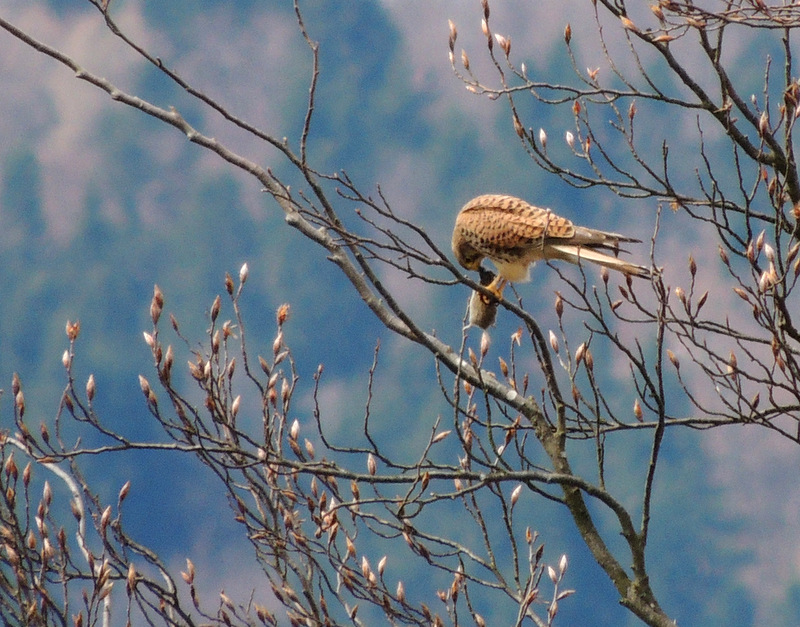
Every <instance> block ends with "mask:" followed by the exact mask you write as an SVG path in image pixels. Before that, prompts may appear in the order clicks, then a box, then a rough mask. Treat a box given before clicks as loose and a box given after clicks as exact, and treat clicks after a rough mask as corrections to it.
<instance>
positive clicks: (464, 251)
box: [453, 238, 484, 270]
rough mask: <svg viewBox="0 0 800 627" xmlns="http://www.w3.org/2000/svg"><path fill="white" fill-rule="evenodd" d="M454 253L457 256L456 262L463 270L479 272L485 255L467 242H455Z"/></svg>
mask: <svg viewBox="0 0 800 627" xmlns="http://www.w3.org/2000/svg"><path fill="white" fill-rule="evenodd" d="M453 253H454V254H455V256H456V261H458V264H459V265H460V266H461V267H462V268H466V269H467V270H477V269H478V268H480V266H481V261H482V260H483V257H484V254H483V253H482V252H480V251H479V250H477V249H476V248H474V247H472V246H471V245H470V244H468V243H467V242H465V241H463V240H461V241H457V240H455V238H454V241H453Z"/></svg>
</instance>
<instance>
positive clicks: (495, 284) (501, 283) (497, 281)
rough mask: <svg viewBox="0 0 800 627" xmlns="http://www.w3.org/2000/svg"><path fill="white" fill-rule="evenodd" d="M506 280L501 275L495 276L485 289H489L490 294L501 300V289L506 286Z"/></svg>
mask: <svg viewBox="0 0 800 627" xmlns="http://www.w3.org/2000/svg"><path fill="white" fill-rule="evenodd" d="M507 283H508V281H507V280H506V279H504V278H503V277H501V276H499V275H498V276H496V277H495V278H494V280H493V281H492V282H491V283H489V285H487V286H486V289H487V290H489V291H490V292H491V293H492V294H494V295H495V296H496V297H497V300H503V290H504V289H505V287H506V284H507Z"/></svg>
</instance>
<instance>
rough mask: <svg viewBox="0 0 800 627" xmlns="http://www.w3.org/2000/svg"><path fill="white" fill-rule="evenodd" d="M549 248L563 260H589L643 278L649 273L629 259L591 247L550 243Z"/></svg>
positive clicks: (647, 269)
mask: <svg viewBox="0 0 800 627" xmlns="http://www.w3.org/2000/svg"><path fill="white" fill-rule="evenodd" d="M550 249H551V250H552V251H554V252H556V253H557V254H555V255H551V257H553V258H556V259H563V260H564V261H569V262H571V263H575V264H580V263H582V262H584V261H589V262H591V263H596V264H598V265H601V266H605V267H606V268H610V269H612V270H617V271H618V272H623V273H624V274H630V275H632V276H638V277H643V278H649V277H650V274H651V273H650V269H649V268H646V267H644V266H640V265H638V264H635V263H631V262H629V261H623V260H622V259H618V258H617V257H612V256H611V255H606V254H605V253H602V252H600V251H598V250H593V249H592V248H586V247H583V246H571V245H568V244H555V245H551V246H550Z"/></svg>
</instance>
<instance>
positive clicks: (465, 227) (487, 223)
mask: <svg viewBox="0 0 800 627" xmlns="http://www.w3.org/2000/svg"><path fill="white" fill-rule="evenodd" d="M456 224H457V226H458V227H459V228H461V230H462V233H463V235H464V236H465V237H467V238H468V239H469V240H470V243H471V244H472V245H473V246H475V247H476V248H478V249H485V247H486V246H489V247H491V248H494V249H499V250H509V251H511V250H518V249H521V248H526V249H527V248H530V247H531V246H532V245H533V246H536V245H537V244H538V245H539V246H541V245H542V243H543V242H544V241H545V240H549V239H556V240H559V239H565V240H569V239H570V238H572V237H573V236H574V234H575V227H574V226H573V224H572V222H570V221H569V220H567V219H566V218H562V217H560V216H557V215H556V214H554V213H553V212H552V211H550V210H549V209H542V208H541V207H535V206H534V205H531V204H529V203H527V202H525V201H524V200H521V199H519V198H514V197H513V196H501V195H496V194H489V195H485V196H478V197H477V198H473V199H472V200H471V201H470V202H468V203H467V204H466V205H464V207H463V209H461V212H460V213H459V214H458V218H457V220H456Z"/></svg>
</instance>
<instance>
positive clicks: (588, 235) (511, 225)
mask: <svg viewBox="0 0 800 627" xmlns="http://www.w3.org/2000/svg"><path fill="white" fill-rule="evenodd" d="M623 242H624V243H637V242H641V240H638V239H635V238H632V237H626V236H625V235H620V234H619V233H610V232H607V231H599V230H596V229H590V228H587V227H583V226H576V225H574V224H573V223H572V222H571V221H570V220H568V219H566V218H562V217H561V216H558V215H556V214H555V213H553V211H551V210H550V209H544V208H542V207H537V206H535V205H531V204H530V203H528V202H526V201H525V200H522V199H521V198H516V197H514V196H507V195H504V194H484V195H482V196H477V197H475V198H473V199H472V200H470V201H469V202H468V203H467V204H465V205H464V206H463V207H462V208H461V211H459V212H458V215H457V216H456V222H455V227H454V228H453V240H452V247H453V254H454V255H455V257H456V260H457V261H458V263H459V265H461V266H462V267H463V268H465V269H467V270H473V271H474V270H478V271H481V270H482V276H483V272H486V270H485V269H484V268H482V266H481V262H482V261H483V259H484V258H487V259H489V260H490V261H491V262H492V263H493V264H494V265H495V266H496V268H497V276H496V277H495V278H494V279H493V280H492V281H491V283H490V284H489V285H487V286H486V287H487V289H488V290H489V291H491V292H492V293H493V294H495V295H496V296H497V298H499V299H500V298H502V294H503V289H504V288H505V286H506V284H507V283H509V282H511V283H517V282H525V281H529V280H530V268H531V265H532V264H533V263H534V262H536V261H538V260H540V259H545V260H550V259H561V260H563V261H569V262H570V263H574V264H581V263H583V262H584V261H587V262H591V263H595V264H598V265H601V266H605V267H606V268H611V269H612V270H617V271H619V272H622V273H624V274H626V275H631V276H637V277H643V278H648V277H650V275H651V272H650V270H649V269H648V268H646V267H645V266H640V265H638V264H635V263H631V262H628V261H624V260H622V259H619V258H617V257H616V254H617V253H619V251H620V247H619V245H620V243H623ZM603 250H610V251H613V252H614V255H609V254H607V253H605V252H602V251H603Z"/></svg>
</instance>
